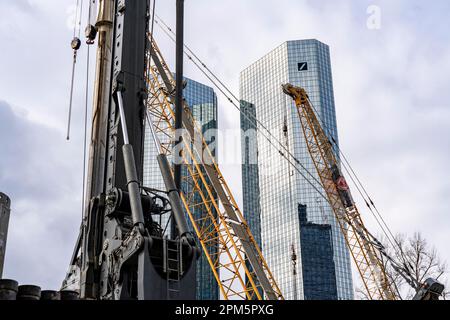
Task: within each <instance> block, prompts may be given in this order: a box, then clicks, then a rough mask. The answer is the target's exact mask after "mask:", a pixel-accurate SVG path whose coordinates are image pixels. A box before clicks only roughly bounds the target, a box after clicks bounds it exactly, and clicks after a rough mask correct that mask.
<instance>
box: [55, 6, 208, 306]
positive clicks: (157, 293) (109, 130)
mask: <svg viewBox="0 0 450 320" xmlns="http://www.w3.org/2000/svg"><path fill="white" fill-rule="evenodd" d="M148 21H149V1H148V0H132V1H131V0H128V1H125V0H101V1H100V2H99V8H98V19H97V23H96V25H95V26H89V27H88V29H89V30H93V29H95V30H96V32H95V33H93V34H94V36H96V37H97V41H98V51H97V66H96V81H95V84H96V85H95V89H94V105H93V114H92V117H93V123H92V133H91V143H90V154H89V164H88V175H87V177H88V180H87V194H86V195H87V197H86V198H87V201H86V202H87V203H86V205H85V212H84V217H83V221H82V225H81V229H80V236H79V238H78V241H77V244H76V247H75V251H74V254H73V257H72V260H71V264H70V270H69V272H68V275H67V277H66V279H65V280H64V282H63V289H71V288H73V289H76V290H79V293H80V298H81V299H95V300H129V299H139V300H149V299H159V300H163V299H195V287H196V286H195V279H196V277H195V261H196V259H197V257H198V256H199V250H198V248H197V246H196V244H195V240H194V236H193V234H192V233H191V232H190V231H189V230H188V226H187V222H186V218H185V215H184V212H183V209H182V204H181V200H180V194H179V190H178V188H177V187H176V185H175V181H174V178H173V176H172V173H171V170H170V165H169V163H168V161H167V158H166V156H165V155H164V154H162V153H161V154H160V155H159V156H158V158H157V161H158V163H159V165H160V169H161V173H162V176H163V179H164V182H165V186H166V190H167V191H164V192H162V191H158V190H152V189H148V188H145V187H144V186H143V185H142V180H143V142H144V124H145V121H146V108H145V100H146V87H145V86H146V83H145V81H144V76H145V70H146V66H147V63H148V61H147V60H146V59H147V58H148V57H147V55H146V51H147V50H148V49H149V47H148V46H149V45H150V44H149V41H148V38H147V31H148V29H149V28H148ZM90 33H91V32H90ZM91 41H92V39H91ZM155 143H158V141H157V139H155ZM167 199H168V200H167ZM163 214H171V217H172V218H173V221H174V222H175V225H176V232H173V233H172V234H171V235H169V236H167V235H164V233H163V227H162V226H161V225H160V224H159V223H158V222H157V221H158V219H157V218H158V217H159V216H160V215H163Z"/></svg>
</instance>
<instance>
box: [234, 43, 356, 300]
mask: <svg viewBox="0 0 450 320" xmlns="http://www.w3.org/2000/svg"><path fill="white" fill-rule="evenodd" d="M285 83H291V84H293V85H296V86H301V87H304V88H305V89H306V91H307V92H308V94H309V97H310V100H311V102H312V103H313V105H314V106H315V108H316V109H317V112H318V113H319V116H320V118H321V119H322V121H323V124H324V125H325V127H326V128H327V130H328V132H329V134H330V135H331V137H332V138H333V139H334V140H335V141H336V142H337V143H338V134H337V128H336V113H335V105H334V93H333V83H332V74H331V62H330V53H329V47H328V46H327V45H325V44H323V43H321V42H319V41H317V40H298V41H288V42H285V43H283V44H282V45H280V46H279V47H277V48H276V49H274V50H273V51H271V52H270V53H268V54H267V55H265V56H264V57H262V58H261V59H259V60H258V61H256V62H255V63H253V64H252V65H251V66H249V67H248V68H246V69H245V70H244V71H242V72H241V77H240V94H241V99H242V103H241V109H242V113H241V128H242V129H243V132H244V133H243V135H242V160H243V166H242V178H243V198H244V215H245V218H246V219H247V221H249V225H250V228H251V230H252V232H253V233H254V234H258V233H259V235H258V236H255V237H256V238H257V239H259V241H261V246H262V250H263V254H264V256H265V258H266V259H267V262H268V264H269V266H270V268H271V270H272V272H273V273H274V276H275V278H276V280H277V282H278V284H279V285H280V286H281V290H282V292H283V294H284V295H285V297H286V298H287V299H294V298H295V297H297V298H299V299H336V298H337V299H353V284H352V276H351V265H350V255H349V252H348V249H347V247H346V245H345V240H344V237H343V235H342V234H341V231H340V229H339V226H338V224H337V222H336V220H335V218H334V215H333V213H332V210H331V208H330V206H329V205H328V203H327V201H326V200H325V199H324V198H323V197H322V196H321V194H320V193H319V192H317V190H316V188H317V189H318V190H322V189H323V188H322V186H321V185H320V183H319V181H320V180H319V178H318V176H317V173H316V171H315V167H314V164H313V163H312V160H311V158H310V156H309V153H308V149H307V146H306V143H305V139H304V137H303V132H302V129H301V124H300V120H299V118H298V114H297V111H296V109H295V105H294V103H293V101H292V99H291V98H290V97H288V96H287V95H285V94H284V93H283V91H282V89H281V85H282V84H285ZM255 118H256V119H257V121H256V120H255ZM263 127H265V128H268V129H269V130H270V132H271V133H272V134H273V135H274V136H275V137H276V139H274V138H271V142H269V141H268V139H266V138H265V137H264V135H265V136H268V135H267V134H265V129H264V128H263ZM256 128H257V129H258V130H257V131H256V133H255V129H256ZM254 136H256V139H254V138H252V137H254ZM331 137H330V138H331ZM276 140H278V141H279V142H281V143H282V144H283V146H284V147H281V146H279V144H278V142H277V141H276ZM272 144H274V145H275V146H276V147H274V146H273V145H272ZM283 149H284V150H283ZM286 150H288V151H289V152H290V153H291V154H293V155H294V156H295V158H296V159H298V160H299V161H300V162H301V163H302V164H303V165H304V166H305V167H306V168H307V170H308V171H309V172H310V173H311V174H312V175H314V176H315V177H316V179H313V178H311V177H309V174H308V173H306V172H305V170H304V169H302V168H301V167H300V166H297V167H298V169H299V170H300V172H302V173H303V175H304V176H306V177H307V178H308V180H309V182H308V181H307V180H306V179H305V178H304V177H303V176H302V174H300V173H299V172H298V171H297V168H295V167H294V166H293V165H292V164H290V163H289V162H288V161H287V160H286V159H285V158H284V157H283V155H282V154H281V153H280V151H283V152H284V154H285V155H286V154H287V153H288V152H287V151H286ZM294 163H295V161H294ZM310 183H312V184H313V185H314V187H313V186H311V184H310ZM321 193H322V194H325V193H324V192H323V191H322V192H321ZM292 246H294V250H295V252H296V254H297V268H296V269H297V275H296V276H294V274H293V268H292V261H291V252H292V251H291V250H292ZM294 282H295V283H294ZM294 290H296V291H297V292H296V293H294Z"/></svg>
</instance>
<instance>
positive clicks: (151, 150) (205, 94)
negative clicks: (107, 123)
mask: <svg viewBox="0 0 450 320" xmlns="http://www.w3.org/2000/svg"><path fill="white" fill-rule="evenodd" d="M184 80H185V81H186V87H185V88H184V90H183V97H184V99H185V101H186V103H187V104H188V105H189V107H190V110H191V113H192V115H193V117H194V119H195V121H196V123H197V124H198V125H199V126H201V128H202V132H203V133H204V134H205V135H206V138H205V139H206V140H207V143H208V144H209V143H211V141H208V136H211V137H213V136H215V133H213V134H211V135H208V134H207V132H208V130H216V129H217V96H216V94H215V93H214V90H213V89H212V88H210V87H208V86H206V85H204V84H201V83H199V82H196V81H194V80H191V79H188V78H185V79H184ZM159 139H160V140H161V141H162V142H163V143H167V142H168V137H167V136H164V135H162V134H161V135H160V136H159ZM211 139H212V138H211ZM211 139H210V140H211ZM212 153H213V155H214V156H216V153H217V144H216V142H215V148H214V149H213V150H212ZM156 155H157V150H156V148H155V146H154V142H153V140H152V138H151V135H150V131H149V128H146V136H145V154H144V185H145V186H147V187H151V188H155V189H159V190H165V187H164V182H163V179H162V176H161V172H160V170H159V167H158V163H157V161H156ZM169 158H170V157H169ZM169 161H170V159H169ZM181 172H182V176H183V179H182V186H181V188H182V190H183V192H184V193H185V194H187V193H189V192H190V191H191V190H192V181H190V180H189V179H185V178H184V177H186V176H187V175H188V174H187V173H188V172H187V169H186V167H184V166H182V169H181ZM191 212H192V214H193V215H194V216H195V218H196V219H198V218H200V217H201V216H202V215H205V213H204V212H202V209H201V208H198V207H196V208H191ZM161 222H162V223H161V224H162V228H165V227H167V229H168V230H170V228H171V226H170V221H168V219H167V217H164V218H162V221H161ZM188 222H189V224H190V220H189V218H188ZM190 225H191V224H190ZM191 229H192V225H191ZM210 250H214V247H213V246H211V249H210ZM197 299H198V300H217V299H219V288H218V285H217V281H216V280H215V278H214V274H213V273H212V271H211V267H210V265H209V263H208V261H207V259H206V257H205V256H204V255H203V254H202V255H201V256H200V258H199V259H198V260H197Z"/></svg>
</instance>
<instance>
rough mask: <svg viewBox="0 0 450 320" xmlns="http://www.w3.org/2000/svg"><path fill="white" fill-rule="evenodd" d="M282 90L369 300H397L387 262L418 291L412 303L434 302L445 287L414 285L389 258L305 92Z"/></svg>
mask: <svg viewBox="0 0 450 320" xmlns="http://www.w3.org/2000/svg"><path fill="white" fill-rule="evenodd" d="M283 91H284V93H285V94H287V95H289V96H291V97H292V98H293V100H294V102H295V105H296V109H297V112H298V116H299V119H300V123H301V127H302V131H303V135H304V137H305V141H306V145H307V148H308V151H309V154H310V155H311V159H312V161H313V163H314V166H315V168H316V170H317V173H318V175H319V178H320V181H321V184H322V186H323V189H324V190H325V193H326V196H327V198H328V202H329V204H330V206H331V208H332V210H333V212H334V215H335V217H336V220H337V222H338V224H339V227H340V229H341V232H342V234H343V236H344V238H345V241H346V243H347V246H348V248H349V251H350V254H351V256H352V258H353V261H354V262H355V265H356V268H357V270H358V272H359V274H360V276H361V279H362V282H363V284H364V287H365V289H366V292H367V294H368V297H369V298H370V299H374V300H397V299H399V298H400V296H399V293H398V291H397V288H396V287H395V284H394V283H392V281H391V279H389V277H388V274H387V272H386V268H385V263H386V262H390V263H392V265H393V266H394V268H396V269H397V270H398V271H400V274H401V275H402V276H403V277H404V278H405V280H406V281H407V282H408V283H409V284H410V285H412V286H413V287H414V288H415V289H416V291H417V292H418V293H417V295H416V296H415V297H414V299H415V300H437V299H438V298H439V296H440V295H441V293H442V292H443V290H444V287H443V286H442V285H441V284H440V283H438V282H437V281H436V280H433V279H428V280H427V281H426V282H425V283H424V284H418V283H414V280H413V279H412V277H410V276H408V270H407V268H405V267H403V266H401V264H398V263H396V262H395V261H394V260H393V259H392V258H391V257H389V256H388V255H387V253H386V252H385V250H384V247H383V246H382V245H381V243H380V242H379V241H378V240H377V239H376V238H375V237H374V236H373V235H372V234H371V233H370V232H369V231H368V230H367V228H366V227H365V225H364V222H363V220H362V218H361V215H360V213H359V211H358V208H357V207H356V204H355V202H354V201H353V198H352V195H351V193H350V189H349V186H348V185H347V183H346V180H345V178H344V176H343V175H342V172H341V169H340V164H339V162H338V159H337V157H336V155H335V152H334V150H333V145H332V143H331V142H330V140H329V138H328V136H327V134H326V132H325V130H324V129H323V127H322V126H321V124H320V121H319V119H318V118H317V116H316V114H315V112H314V108H313V106H312V104H311V102H310V100H309V97H308V94H307V93H306V91H305V89H303V88H300V87H295V86H293V85H291V84H286V85H283Z"/></svg>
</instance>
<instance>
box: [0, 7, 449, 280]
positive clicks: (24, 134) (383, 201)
mask: <svg viewBox="0 0 450 320" xmlns="http://www.w3.org/2000/svg"><path fill="white" fill-rule="evenodd" d="M157 2H158V3H157V10H158V14H159V15H160V16H161V17H162V18H164V19H165V20H166V22H168V23H169V24H170V25H172V26H174V19H175V17H174V15H175V1H166V0H165V1H157ZM73 5H74V1H73V0H70V1H69V0H58V1H56V0H28V1H26V0H0V12H1V13H2V17H3V18H2V19H1V20H0V142H1V144H0V190H1V191H2V192H5V193H7V194H9V195H10V196H11V198H12V216H11V224H10V235H9V240H8V249H7V256H6V257H7V261H6V266H5V274H4V276H5V277H8V278H13V279H17V280H19V281H20V282H21V283H32V284H38V285H41V286H43V287H44V288H59V285H60V283H61V281H62V279H63V277H64V274H65V272H66V269H67V265H68V262H69V259H70V256H71V254H72V250H73V245H74V243H75V240H76V236H77V233H78V228H79V224H80V217H81V212H80V203H81V177H82V135H83V130H82V128H83V121H82V119H83V110H84V105H83V101H84V85H85V80H84V76H85V54H86V48H85V47H83V48H82V49H81V50H80V60H79V64H78V67H77V81H76V88H75V90H76V91H75V105H74V108H75V109H74V117H73V127H72V129H73V130H72V140H71V141H70V142H67V141H66V140H65V126H66V118H67V108H68V94H69V82H70V81H69V80H70V71H71V63H72V54H71V50H70V47H69V42H70V40H71V38H72V30H71V29H70V28H69V27H68V21H70V19H69V18H70V15H71V13H72V12H73V10H72V9H73ZM370 5H377V6H379V8H380V9H381V29H378V30H370V29H368V28H367V19H368V17H369V15H368V14H367V8H368V7H369V6H370ZM71 8H72V9H71ZM449 12H450V2H448V1H446V0H434V1H432V2H430V3H428V2H424V1H419V0H395V1H388V0H385V1H360V0H358V1H356V0H353V1H352V0H337V1H336V0H335V1H331V0H315V1H308V0H304V1H301V0H280V1H257V0H248V1H238V0H230V1H207V0H187V1H186V42H187V43H188V44H189V45H190V46H191V48H192V49H194V50H195V51H196V53H197V54H198V55H199V56H200V57H202V58H203V59H204V61H205V62H206V63H207V64H208V65H209V66H210V68H211V69H212V70H214V71H215V72H216V73H217V75H219V77H220V78H221V79H223V80H224V81H225V82H226V83H227V84H228V85H229V86H230V87H231V88H232V89H233V91H234V92H236V93H238V86H239V82H238V81H239V72H240V71H241V70H242V69H244V68H245V67H247V66H248V65H249V64H251V63H252V62H253V61H255V60H256V59H258V58H260V57H261V56H263V55H264V54H266V53H267V52H269V51H270V50H272V49H273V48H275V47H276V46H278V45H279V44H281V43H282V42H284V41H286V40H295V39H305V38H317V39H319V40H321V41H323V42H325V43H327V44H328V45H330V47H331V53H332V66H333V77H334V87H335V96H336V108H337V118H338V129H339V135H340V142H341V146H342V149H343V150H344V152H345V153H346V155H347V156H348V157H349V158H350V161H351V163H352V164H353V166H354V168H355V169H356V170H357V172H358V173H359V175H360V177H361V179H362V180H363V181H364V182H365V184H366V186H367V188H368V190H369V191H370V193H371V194H372V196H373V198H374V200H375V201H376V202H377V204H378V208H379V209H380V211H381V212H382V213H383V215H384V217H385V219H386V220H387V222H388V224H389V225H390V226H391V228H392V230H393V231H394V232H402V233H412V232H415V231H421V232H422V233H423V234H424V236H425V237H426V238H427V239H428V241H429V242H430V244H432V245H434V246H436V248H437V249H438V251H439V253H440V255H441V256H442V257H443V258H445V259H446V260H447V261H450V251H449V250H448V243H449V240H450V236H449V226H450V217H449V213H450V200H449V195H450V171H449V162H450V151H449V146H450V90H449V88H450V34H449V32H448V30H450V19H448V15H449ZM83 25H84V23H83ZM155 31H156V39H157V41H158V42H159V45H160V47H161V49H162V51H163V53H164V54H165V56H166V59H167V61H168V62H169V64H171V66H174V59H173V56H174V55H173V51H174V46H173V44H172V43H171V42H170V41H169V40H167V39H166V38H165V36H164V35H163V33H162V32H161V31H160V30H159V29H158V28H156V29H155ZM186 75H187V76H188V77H190V78H193V79H195V80H198V81H201V82H204V83H206V84H208V82H207V80H206V79H205V78H204V77H202V75H201V74H200V73H199V72H198V71H197V70H196V69H195V68H194V67H193V66H192V65H190V64H189V63H188V62H186ZM219 102H220V106H219V108H220V114H219V117H220V118H219V123H220V124H219V126H220V128H221V129H236V128H239V114H238V112H237V111H236V110H235V109H234V108H233V107H232V106H231V105H229V104H227V103H226V101H225V100H224V99H223V98H222V97H221V98H220V99H219ZM219 148H220V151H219V152H220V154H221V155H225V154H228V153H233V152H239V150H234V149H232V144H229V145H228V144H227V145H221V146H219ZM223 171H224V175H225V177H226V178H227V179H228V181H229V183H230V185H231V188H232V190H233V191H234V193H235V195H236V196H237V198H238V199H241V185H240V177H239V172H240V167H239V164H234V165H232V164H227V165H225V166H223ZM239 201H240V202H241V200H239ZM361 207H362V206H361ZM363 214H364V216H365V217H366V218H367V219H366V220H367V221H368V224H369V226H370V227H372V230H374V233H377V232H378V229H376V228H375V224H374V223H373V221H372V220H371V217H370V216H369V215H368V214H367V213H366V212H365V213H363Z"/></svg>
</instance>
